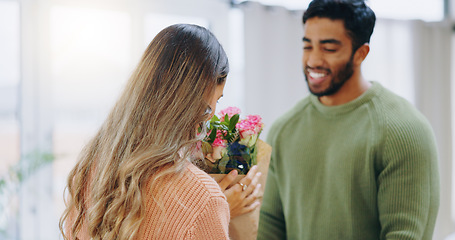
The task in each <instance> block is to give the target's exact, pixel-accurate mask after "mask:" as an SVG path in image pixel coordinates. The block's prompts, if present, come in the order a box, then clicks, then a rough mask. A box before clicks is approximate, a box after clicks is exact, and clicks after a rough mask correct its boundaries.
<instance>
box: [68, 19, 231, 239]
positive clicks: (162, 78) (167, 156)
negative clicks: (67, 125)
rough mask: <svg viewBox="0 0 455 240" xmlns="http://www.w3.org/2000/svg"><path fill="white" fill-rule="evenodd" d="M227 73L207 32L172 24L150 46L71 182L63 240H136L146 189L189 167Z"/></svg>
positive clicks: (220, 51) (221, 52) (225, 61)
mask: <svg viewBox="0 0 455 240" xmlns="http://www.w3.org/2000/svg"><path fill="white" fill-rule="evenodd" d="M228 68H229V66H228V59H227V57H226V53H225V52H224V50H223V48H222V47H221V45H220V44H219V42H218V41H217V39H216V38H215V36H214V35H213V34H212V33H210V32H209V31H208V30H207V29H205V28H202V27H199V26H195V25H188V24H177V25H172V26H169V27H167V28H165V29H164V30H162V31H161V32H160V33H159V34H158V35H157V36H156V37H155V38H154V39H153V40H152V42H151V43H150V44H149V46H148V47H147V49H146V51H145V53H144V55H143V56H142V59H141V60H140V62H139V64H138V66H137V68H136V70H135V71H134V73H133V74H132V76H131V77H130V79H129V81H128V83H127V85H126V88H125V90H124V91H123V93H122V95H121V97H120V98H119V100H118V101H117V103H116V104H115V106H114V108H113V109H112V110H111V112H110V114H109V116H108V117H107V119H106V120H105V122H104V123H103V125H102V126H101V128H100V129H99V131H98V132H97V133H96V135H95V136H94V137H93V139H92V140H91V141H90V142H89V143H88V144H87V145H86V146H85V148H84V149H83V151H82V152H81V154H80V156H79V159H78V162H77V164H76V166H75V167H74V168H73V169H72V171H71V172H70V174H69V176H68V185H67V188H68V197H67V203H66V204H67V208H66V209H65V212H64V213H63V215H62V217H61V219H60V224H59V225H60V230H61V232H62V234H63V236H64V238H65V239H69V237H71V238H72V239H77V235H78V233H79V232H80V231H81V229H82V226H83V224H84V225H85V226H87V231H88V236H90V238H92V239H133V238H134V236H135V234H136V233H137V232H138V230H139V226H140V224H141V222H142V219H143V215H144V205H143V199H142V188H143V187H144V185H145V183H146V182H147V181H149V180H150V179H153V181H152V183H153V182H155V181H156V180H157V179H158V178H160V177H163V176H165V175H169V174H171V175H172V174H178V173H179V172H181V171H182V169H183V168H184V167H185V164H187V162H188V160H187V158H188V156H190V154H191V153H190V150H191V149H192V148H193V147H194V146H195V144H196V143H197V141H199V140H200V139H199V137H198V136H197V133H196V131H195V128H196V126H197V125H198V124H200V123H202V122H203V121H205V120H206V118H207V116H206V114H205V111H206V109H207V107H208V103H207V99H208V98H210V97H211V95H212V94H213V93H214V89H215V87H216V85H217V84H221V83H223V82H224V81H225V77H226V75H227V73H228ZM179 153H180V154H179ZM182 153H183V157H182V156H181V154H182ZM162 169H165V171H161V170H162ZM158 170H160V171H158ZM154 197H155V198H159V196H154ZM65 229H66V231H65Z"/></svg>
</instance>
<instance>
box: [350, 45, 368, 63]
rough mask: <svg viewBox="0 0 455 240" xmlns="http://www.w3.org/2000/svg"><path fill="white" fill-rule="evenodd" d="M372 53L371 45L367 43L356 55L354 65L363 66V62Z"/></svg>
mask: <svg viewBox="0 0 455 240" xmlns="http://www.w3.org/2000/svg"><path fill="white" fill-rule="evenodd" d="M369 52H370V44H368V43H365V44H363V45H362V46H360V47H359V48H358V49H357V50H356V51H355V54H354V64H355V65H357V66H360V64H362V62H363V60H365V58H366V57H367V56H368V53H369Z"/></svg>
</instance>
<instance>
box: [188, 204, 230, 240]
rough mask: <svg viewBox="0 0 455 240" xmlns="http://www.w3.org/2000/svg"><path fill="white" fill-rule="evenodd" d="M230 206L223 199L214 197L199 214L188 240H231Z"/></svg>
mask: <svg viewBox="0 0 455 240" xmlns="http://www.w3.org/2000/svg"><path fill="white" fill-rule="evenodd" d="M228 226H229V205H228V204H227V202H226V199H224V198H222V197H212V198H210V200H209V201H208V202H207V204H206V206H205V208H204V209H203V210H202V211H201V212H200V213H199V214H198V216H197V218H196V220H195V221H194V223H193V226H192V228H191V229H190V231H189V232H188V239H194V240H198V239H214V240H215V239H229V229H228Z"/></svg>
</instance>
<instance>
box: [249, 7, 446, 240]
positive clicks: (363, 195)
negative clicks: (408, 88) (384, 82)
mask: <svg viewBox="0 0 455 240" xmlns="http://www.w3.org/2000/svg"><path fill="white" fill-rule="evenodd" d="M375 19H376V18H375V14H374V13H373V11H372V10H371V9H370V8H369V7H367V6H366V5H365V3H364V2H363V1H361V0H313V1H312V2H311V3H310V5H309V7H308V9H307V11H306V12H305V13H304V16H303V23H304V25H305V31H304V37H303V45H304V47H303V49H304V50H303V68H304V74H305V77H306V81H307V83H308V88H309V90H310V92H311V93H312V94H311V95H310V96H309V97H307V98H304V99H303V100H302V101H301V102H299V103H298V104H297V105H296V106H295V107H294V108H293V109H292V110H291V111H289V112H288V113H287V114H285V115H284V116H282V117H281V118H280V119H278V120H277V121H276V122H275V123H274V125H273V126H272V128H271V130H270V132H269V135H268V142H269V143H270V144H271V145H272V147H273V153H272V160H271V163H270V170H269V174H268V179H267V183H266V189H265V193H264V199H263V204H262V207H261V215H260V221H259V233H258V239H267V240H270V239H308V240H310V239H311V240H328V239H330V240H335V239H337V240H340V239H346V240H348V239H349V240H353V239H358V240H372V239H419V240H420V239H431V238H432V234H433V229H434V224H435V220H436V215H437V211H438V207H439V174H438V166H437V152H436V145H435V140H434V135H433V132H432V130H431V127H430V125H429V123H428V122H427V120H426V119H425V118H424V117H423V116H422V115H421V114H420V113H419V112H418V111H417V110H416V109H415V108H414V107H413V106H412V105H411V104H409V103H408V102H407V101H406V100H404V99H402V98H401V97H398V96H397V95H395V94H393V93H392V92H390V91H389V90H387V89H385V88H383V87H382V86H381V85H380V84H379V83H377V82H368V81H366V80H365V79H364V78H363V77H362V73H361V64H362V62H363V60H364V59H365V58H366V56H367V55H368V52H369V49H370V47H369V41H370V37H371V34H372V32H373V28H374V24H375ZM385 70H386V69H385Z"/></svg>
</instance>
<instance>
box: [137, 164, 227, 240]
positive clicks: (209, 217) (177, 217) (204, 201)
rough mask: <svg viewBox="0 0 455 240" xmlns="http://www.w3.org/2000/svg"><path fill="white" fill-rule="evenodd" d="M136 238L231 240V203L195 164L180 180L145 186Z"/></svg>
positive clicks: (172, 179)
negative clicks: (140, 220)
mask: <svg viewBox="0 0 455 240" xmlns="http://www.w3.org/2000/svg"><path fill="white" fill-rule="evenodd" d="M146 188H147V189H148V192H147V194H146V196H145V198H144V201H145V218H144V220H143V222H142V224H141V226H140V230H139V234H138V236H137V238H136V239H141V240H151V239H157V240H158V239H159V240H161V239H217V240H218V239H229V236H228V229H229V220H230V215H229V204H228V203H227V201H226V197H225V196H224V194H223V192H222V191H221V189H220V187H219V186H218V184H217V183H216V182H215V180H213V179H212V178H211V177H210V176H209V175H208V174H206V173H205V172H203V171H201V170H200V169H198V168H197V167H195V166H194V165H192V164H189V166H188V168H187V169H186V170H185V171H184V172H183V173H182V175H181V176H178V177H175V176H174V177H165V178H164V179H162V180H159V181H158V182H157V183H156V184H155V185H153V186H152V185H151V184H148V185H147V186H146Z"/></svg>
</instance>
